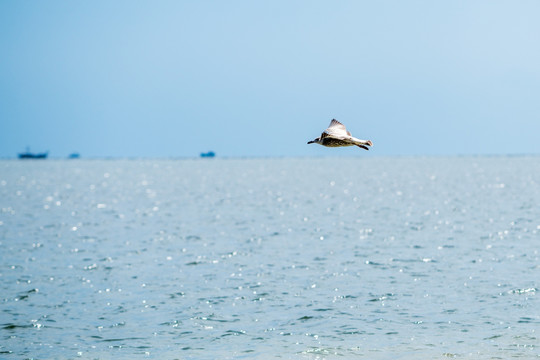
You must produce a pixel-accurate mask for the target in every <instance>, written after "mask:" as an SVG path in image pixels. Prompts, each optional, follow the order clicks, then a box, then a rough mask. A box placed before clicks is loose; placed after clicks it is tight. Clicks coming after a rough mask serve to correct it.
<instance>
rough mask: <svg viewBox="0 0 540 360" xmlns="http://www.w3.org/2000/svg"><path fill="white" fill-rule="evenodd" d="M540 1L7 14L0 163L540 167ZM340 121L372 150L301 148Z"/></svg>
mask: <svg viewBox="0 0 540 360" xmlns="http://www.w3.org/2000/svg"><path fill="white" fill-rule="evenodd" d="M539 16H540V1H536V0H531V1H521V0H513V1H510V0H508V1H498V0H486V1H482V0H473V1H470V0H466V1H463V0H447V1H444V0H442V1H431V0H429V1H428V0H426V1H416V0H409V1H402V0H394V1H392V0H381V1H361V0H354V1H347V0H343V1H316V0H306V1H294V0H291V1H279V0H278V1H274V0H273V1H240V0H231V1H180V0H174V1H165V0H156V1H140V0H126V1H123V0H114V1H108V0H107V1H100V0H93V1H67V0H62V1H56V0H47V1H38V0H27V1H15V0H5V1H0V158H14V157H16V155H17V153H18V152H22V151H24V150H25V149H26V147H27V146H29V147H30V150H32V151H34V152H41V151H49V156H50V157H55V158H64V157H67V156H68V155H69V154H70V153H72V152H78V153H80V154H81V157H83V158H100V157H149V158H155V157H196V156H198V155H199V153H201V152H206V151H210V150H212V151H214V152H216V154H217V156H223V157H252V156H253V157H266V156H270V157H274V156H278V157H281V156H358V157H365V156H367V157H373V156H411V155H412V156H416V155H420V156H424V155H427V156H440V155H469V154H470V155H494V154H495V155H496V154H539V153H540V141H539V138H540V135H539V134H540V46H539V42H538V39H539V38H540V21H538V18H539ZM332 118H336V119H338V120H339V121H341V122H342V123H344V124H345V125H346V126H347V129H348V130H349V131H350V132H351V133H352V135H353V136H355V137H357V138H360V139H369V140H371V141H372V142H373V144H374V145H373V148H372V149H371V150H370V151H369V152H366V151H364V150H361V149H359V148H357V147H346V148H325V147H322V146H320V145H317V144H311V145H307V144H306V143H307V141H309V140H312V139H314V138H315V137H317V136H319V135H320V133H321V132H322V131H323V130H324V129H325V128H326V127H327V126H328V125H329V123H330V120H331V119H332Z"/></svg>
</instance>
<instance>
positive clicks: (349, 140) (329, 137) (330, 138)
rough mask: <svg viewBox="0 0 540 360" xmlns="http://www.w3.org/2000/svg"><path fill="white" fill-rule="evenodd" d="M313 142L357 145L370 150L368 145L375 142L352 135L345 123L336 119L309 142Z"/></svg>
mask: <svg viewBox="0 0 540 360" xmlns="http://www.w3.org/2000/svg"><path fill="white" fill-rule="evenodd" d="M313 143H315V144H321V145H323V146H329V147H338V146H353V145H356V146H358V147H361V148H362V149H365V150H369V148H368V146H373V143H372V142H371V141H369V140H360V139H357V138H355V137H352V136H351V133H350V132H348V131H347V129H346V128H345V125H343V124H342V123H340V122H339V121H337V120H336V119H332V121H331V122H330V125H329V126H328V129H326V130H324V131H323V133H322V134H321V136H319V137H318V138H316V139H315V140H312V141H308V144H313Z"/></svg>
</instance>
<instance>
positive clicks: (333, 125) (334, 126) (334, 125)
mask: <svg viewBox="0 0 540 360" xmlns="http://www.w3.org/2000/svg"><path fill="white" fill-rule="evenodd" d="M324 132H325V133H327V134H328V135H331V136H335V137H343V136H351V133H350V132H348V131H347V128H345V125H343V124H342V123H340V122H339V121H337V120H336V119H332V121H330V125H329V126H328V129H326V130H324Z"/></svg>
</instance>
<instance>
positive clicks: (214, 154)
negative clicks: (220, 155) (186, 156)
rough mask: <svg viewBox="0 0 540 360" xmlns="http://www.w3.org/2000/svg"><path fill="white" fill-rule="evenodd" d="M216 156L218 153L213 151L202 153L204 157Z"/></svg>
mask: <svg viewBox="0 0 540 360" xmlns="http://www.w3.org/2000/svg"><path fill="white" fill-rule="evenodd" d="M214 156H216V153H215V152H213V151H209V152H207V153H201V157H202V158H213V157H214Z"/></svg>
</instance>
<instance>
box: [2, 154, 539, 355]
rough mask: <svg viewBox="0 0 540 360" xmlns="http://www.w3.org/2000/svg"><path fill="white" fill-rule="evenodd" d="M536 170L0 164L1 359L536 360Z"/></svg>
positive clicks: (448, 160)
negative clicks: (515, 359)
mask: <svg viewBox="0 0 540 360" xmlns="http://www.w3.org/2000/svg"><path fill="white" fill-rule="evenodd" d="M539 288H540V157H538V156H493V157H489V156H460V157H458V156H455V157H361V156H358V157H347V158H340V157H335V158H334V157H332V158H245V159H244V158H213V159H74V160H67V159H66V160H61V159H48V160H12V159H4V160H0V359H146V358H152V359H406V360H409V359H448V358H456V359H514V358H519V359H540V294H539Z"/></svg>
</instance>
